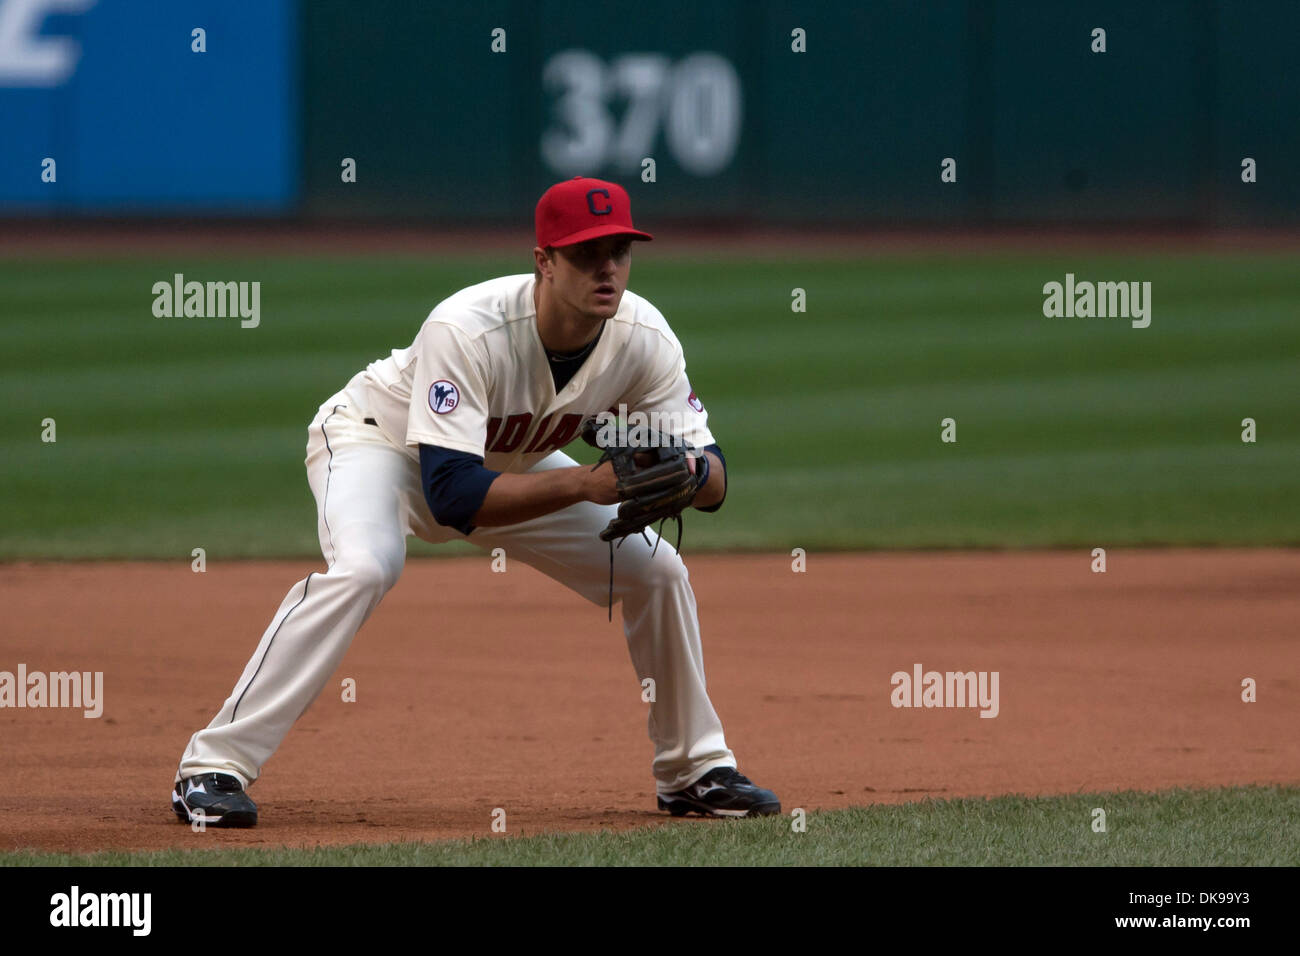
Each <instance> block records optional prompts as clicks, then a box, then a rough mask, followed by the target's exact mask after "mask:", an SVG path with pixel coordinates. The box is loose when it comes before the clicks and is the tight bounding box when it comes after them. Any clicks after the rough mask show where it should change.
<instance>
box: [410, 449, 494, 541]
mask: <svg viewBox="0 0 1300 956" xmlns="http://www.w3.org/2000/svg"><path fill="white" fill-rule="evenodd" d="M499 474H501V472H499V471H493V470H492V469H491V468H484V467H483V459H482V458H480V457H479V456H478V455H471V454H469V453H468V452H464V451H455V450H454V449H451V448H440V447H439V446H437V445H421V446H420V487H421V488H423V489H424V500H425V501H427V502H428V503H429V510H430V511H432V512H433V520H434V521H436V522H438V524H440V525H445V526H447V527H449V528H455V529H456V530H457V531H459V532H460V533H461V534H466V535H467V534H469V533H470V532H471V531H473V530H474V525H473V524H472V523H471V522H472V521H473V518H474V516H475V515H476V514H478V510H479V508H482V507H483V499H484V498H486V497H487V492H488V486H489V485H490V484H492V482H493V481H494V480H495V479H496V476H497V475H499Z"/></svg>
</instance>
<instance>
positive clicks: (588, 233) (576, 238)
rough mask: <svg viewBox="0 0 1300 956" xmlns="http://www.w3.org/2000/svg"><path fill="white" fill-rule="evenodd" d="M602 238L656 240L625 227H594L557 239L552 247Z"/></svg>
mask: <svg viewBox="0 0 1300 956" xmlns="http://www.w3.org/2000/svg"><path fill="white" fill-rule="evenodd" d="M601 236H631V237H632V238H633V239H644V240H646V241H649V240H651V239H653V238H654V236H652V235H650V233H648V232H641V231H640V230H637V229H628V228H627V227H625V226H592V227H591V228H590V229H583V230H582V231H581V232H575V233H573V234H572V235H569V236H565V237H564V238H562V239H556V240H555V241H553V242H552V243H551V245H552V246H556V247H560V246H576V245H577V244H578V243H580V242H586V241H587V240H588V239H599V238H600V237H601Z"/></svg>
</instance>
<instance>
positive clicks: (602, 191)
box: [587, 189, 614, 216]
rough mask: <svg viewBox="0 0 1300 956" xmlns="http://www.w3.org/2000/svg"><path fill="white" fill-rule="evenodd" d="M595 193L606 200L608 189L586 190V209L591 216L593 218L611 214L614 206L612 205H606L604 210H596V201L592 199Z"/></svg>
mask: <svg viewBox="0 0 1300 956" xmlns="http://www.w3.org/2000/svg"><path fill="white" fill-rule="evenodd" d="M597 193H599V194H600V195H602V196H604V197H605V199H606V200H608V199H609V190H608V189H588V190H587V208H588V209H590V210H591V214H592V215H593V216H608V215H609V214H610V213H611V212H613V211H614V206H613V204H612V203H606V205H605V208H604V209H597V208H596V200H595V198H594V197H595V196H596V194H597Z"/></svg>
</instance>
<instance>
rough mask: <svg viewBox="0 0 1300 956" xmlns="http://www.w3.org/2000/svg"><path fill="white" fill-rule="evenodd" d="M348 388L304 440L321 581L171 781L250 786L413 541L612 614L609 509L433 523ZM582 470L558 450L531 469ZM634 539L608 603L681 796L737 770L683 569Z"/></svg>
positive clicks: (258, 654) (297, 599)
mask: <svg viewBox="0 0 1300 956" xmlns="http://www.w3.org/2000/svg"><path fill="white" fill-rule="evenodd" d="M365 417H366V416H365V413H364V411H363V410H362V409H361V408H359V407H358V405H357V403H356V401H355V398H354V396H353V395H351V394H350V393H349V392H348V390H347V389H344V390H343V391H341V392H339V393H338V394H336V395H334V396H333V397H331V398H330V399H329V400H328V401H326V402H325V404H323V405H322V406H321V407H320V411H319V412H318V414H317V415H316V418H315V419H314V420H313V421H312V423H311V425H310V427H309V429H308V441H307V459H306V465H307V480H308V482H309V484H310V485H311V490H312V494H313V495H315V497H316V511H317V526H318V532H319V536H320V544H321V552H322V554H323V555H324V557H325V561H326V564H327V566H328V570H326V571H325V572H324V573H323V574H322V573H320V572H313V573H311V574H309V575H308V576H307V577H306V578H305V579H304V580H302V581H299V582H298V583H297V584H295V585H294V586H293V587H292V588H290V589H289V593H288V594H287V595H285V598H284V601H283V603H281V605H280V609H279V610H278V611H277V612H276V614H275V617H274V618H272V620H271V623H270V626H268V627H267V629H266V632H265V633H264V634H263V635H262V640H261V642H260V643H259V644H258V646H257V650H256V651H255V652H254V653H253V656H252V658H251V659H250V660H249V662H248V664H247V666H245V668H244V672H243V675H242V676H241V677H240V678H239V681H238V683H236V684H235V688H234V690H233V691H232V692H231V694H230V697H229V698H228V699H227V700H226V702H225V704H224V706H222V708H221V710H220V712H219V713H218V714H217V715H216V717H214V718H213V720H212V722H211V723H210V724H209V725H208V726H207V727H206V728H205V729H203V730H200V731H198V732H197V733H196V734H194V736H193V737H191V738H190V742H189V745H188V746H187V747H186V748H185V753H184V756H183V757H182V758H181V763H180V768H179V770H178V771H177V779H180V778H182V777H191V776H194V775H195V774H199V773H211V772H216V773H228V774H233V775H234V776H235V777H237V778H239V780H240V781H241V782H242V783H243V784H244V786H245V787H247V786H248V785H249V784H251V783H252V782H253V781H254V780H256V779H257V778H258V776H259V775H260V774H261V772H262V767H263V765H264V764H265V763H266V761H267V760H268V759H269V758H270V756H271V754H273V753H274V752H275V750H276V748H278V747H279V746H280V742H281V741H283V740H284V738H285V735H286V734H288V732H289V728H290V727H292V726H293V723H294V721H296V720H297V719H298V718H299V717H300V716H301V715H302V714H303V712H304V711H306V709H307V708H308V707H309V706H310V705H311V703H312V702H313V701H314V700H315V699H316V698H317V696H319V695H320V693H321V691H322V690H323V689H324V688H325V686H326V684H327V683H328V681H329V679H330V676H331V675H332V674H333V673H334V671H335V669H336V668H337V667H338V665H339V663H340V662H341V661H342V660H343V655H344V654H345V653H346V651H347V649H348V646H349V645H350V644H351V643H352V638H353V635H355V634H356V633H357V631H358V629H360V627H361V625H362V624H363V623H364V622H365V620H366V618H367V617H369V616H370V614H371V612H372V611H374V609H375V608H376V607H377V606H378V604H379V602H380V600H381V599H382V598H383V596H384V595H385V594H386V593H387V592H388V590H389V589H390V588H392V586H393V585H394V584H396V583H397V579H398V576H399V575H400V574H401V572H402V566H403V564H404V562H405V560H406V536H407V535H408V534H414V535H416V536H418V537H420V538H423V539H424V540H426V541H430V542H434V543H441V542H445V541H450V540H453V539H461V540H468V541H470V542H471V543H473V544H475V545H478V546H480V547H482V548H484V549H489V550H490V549H492V548H497V547H501V548H505V549H506V553H507V555H509V557H510V559H511V560H516V559H517V560H521V561H524V562H525V563H527V564H529V565H531V566H532V567H534V568H536V569H537V570H539V571H541V572H542V573H544V574H547V575H549V576H550V577H552V578H554V579H555V580H557V581H559V582H561V583H562V584H564V585H566V586H567V587H569V588H570V589H572V590H573V591H576V592H577V593H578V594H580V595H582V596H583V597H585V598H586V599H587V600H588V601H591V602H592V603H593V604H596V605H598V606H600V607H601V608H602V609H603V608H604V607H605V604H606V601H607V600H608V596H609V595H608V586H609V551H608V545H607V544H606V543H605V542H603V541H601V540H600V539H599V538H598V534H599V532H600V531H601V529H603V528H604V527H605V525H606V524H607V523H608V521H609V519H610V518H611V517H612V516H613V515H614V513H615V511H616V510H617V506H615V505H596V504H592V503H590V502H582V503H579V504H576V505H573V506H571V507H568V508H563V509H561V510H559V511H556V512H552V513H551V514H548V515H543V516H542V517H540V518H534V519H532V520H530V521H524V522H521V523H519V524H514V525H509V526H505V527H499V528H476V529H474V531H473V532H472V534H471V535H470V536H469V537H468V538H466V537H465V536H464V535H462V534H461V533H460V532H458V531H456V530H454V529H452V528H446V527H443V526H441V525H439V524H437V522H435V521H434V519H433V515H432V514H431V513H430V511H429V506H428V504H427V503H426V501H425V498H424V495H423V493H422V491H421V489H420V466H419V463H418V462H415V461H413V460H412V459H411V457H410V456H409V455H408V454H407V453H406V452H405V451H404V450H403V449H401V448H398V447H396V446H395V445H393V444H392V443H391V442H389V441H388V440H387V439H386V438H385V437H384V436H383V435H382V434H381V432H380V431H379V429H378V428H376V427H375V426H373V425H368V424H366V423H365V421H364V419H365ZM575 464H577V463H576V462H575V461H574V460H573V459H572V458H570V457H569V456H568V455H566V454H564V453H563V452H560V451H557V452H555V453H554V454H552V455H549V456H548V457H546V458H545V459H543V460H542V461H541V462H539V463H538V464H537V465H536V466H534V468H533V470H534V471H540V470H544V469H549V468H564V467H568V466H572V465H575ZM647 535H648V537H649V538H650V542H651V543H650V544H646V542H645V541H644V540H643V539H642V538H641V537H640V536H639V535H638V536H632V537H629V538H627V539H626V540H625V541H624V543H623V546H622V547H621V548H619V549H618V550H617V551H616V565H615V568H616V573H615V575H614V601H615V602H616V603H620V602H621V604H622V607H623V631H624V634H625V635H626V637H627V644H628V650H629V651H630V653H631V657H632V665H633V667H634V668H635V669H636V673H637V677H638V679H644V678H646V677H653V678H654V680H655V700H654V701H653V702H652V703H651V704H650V717H649V732H650V739H651V741H652V742H653V743H654V748H655V754H654V759H653V762H652V764H651V767H652V772H653V773H654V776H655V779H656V781H657V786H658V790H659V792H660V793H669V792H673V791H676V790H681V789H683V788H685V787H686V786H688V785H689V784H691V783H693V782H694V781H695V780H696V779H698V778H699V777H701V776H703V775H704V774H705V773H707V772H708V771H710V770H712V769H713V768H715V767H734V766H735V765H736V761H735V757H734V756H733V754H732V752H731V751H730V750H729V749H727V745H726V741H725V739H724V737H723V732H722V723H721V721H720V720H719V719H718V716H717V714H716V713H715V711H714V709H713V705H712V704H711V703H710V701H709V697H708V694H707V693H706V691H705V680H704V661H703V654H702V651H701V647H700V626H699V620H698V617H697V615H696V608H695V595H694V593H693V592H692V590H691V585H690V580H689V575H688V574H687V570H686V566H685V564H683V563H682V560H681V558H680V557H679V556H678V554H677V552H676V551H675V550H674V549H673V548H672V546H671V544H669V543H668V542H663V543H662V544H661V546H660V547H659V548H658V550H657V552H654V553H653V555H652V551H654V549H653V547H652V546H653V543H654V542H655V540H656V536H655V535H654V533H653V532H647Z"/></svg>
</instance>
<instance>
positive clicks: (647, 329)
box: [610, 289, 681, 350]
mask: <svg viewBox="0 0 1300 956" xmlns="http://www.w3.org/2000/svg"><path fill="white" fill-rule="evenodd" d="M610 321H611V322H615V323H618V324H620V325H621V326H623V328H624V330H625V333H626V334H627V335H628V336H630V337H634V338H639V339H641V340H643V341H644V342H645V343H646V344H647V345H659V344H663V345H667V346H668V347H670V348H672V349H676V350H680V349H681V343H680V342H679V341H678V340H677V336H676V335H675V334H674V333H673V330H672V327H671V326H670V325H669V324H668V320H667V319H666V318H664V314H663V313H662V312H660V311H659V309H658V308H656V307H655V305H654V303H652V302H651V301H650V300H649V299H647V298H646V297H645V296H642V295H638V294H637V293H635V292H633V291H632V290H631V289H625V290H624V292H623V301H622V302H620V303H619V309H618V312H617V313H615V315H614V317H613V318H612V319H610Z"/></svg>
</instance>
